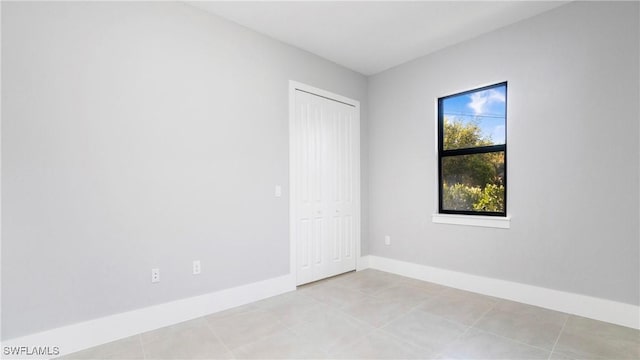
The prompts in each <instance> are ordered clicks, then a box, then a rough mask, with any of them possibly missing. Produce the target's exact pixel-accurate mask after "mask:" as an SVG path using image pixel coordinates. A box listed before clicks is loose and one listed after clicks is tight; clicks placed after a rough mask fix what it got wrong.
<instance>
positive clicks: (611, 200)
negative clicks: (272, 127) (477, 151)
mask: <svg viewBox="0 0 640 360" xmlns="http://www.w3.org/2000/svg"><path fill="white" fill-rule="evenodd" d="M638 13H639V9H638V3H637V2H626V3H611V2H605V3H596V2H578V3H571V4H569V5H566V6H563V7H560V8H558V9H556V10H553V11H551V12H548V13H545V14H542V15H540V16H538V17H535V18H532V19H529V20H527V21H524V22H521V23H518V24H514V25H512V26H509V27H507V28H503V29H501V30H498V31H496V32H493V33H490V34H487V35H485V36H481V37H478V38H476V39H473V40H471V41H468V42H465V43H462V44H459V45H457V46H454V47H451V48H448V49H445V50H443V51H440V52H437V53H434V54H432V55H430V56H427V57H423V58H420V59H418V60H416V61H413V62H410V63H407V64H404V65H401V66H399V67H396V68H393V69H391V70H388V71H385V72H383V73H381V74H378V75H376V76H373V77H371V78H370V79H369V114H370V117H369V121H370V123H369V126H370V128H369V133H370V137H369V149H370V153H369V157H370V160H369V165H370V167H369V171H370V175H369V186H370V193H369V194H370V198H369V201H370V204H369V221H370V229H369V230H370V232H369V248H370V253H371V254H373V255H379V256H385V257H389V258H393V259H399V260H404V261H408V262H413V263H418V264H424V265H429V266H435V267H440V268H445V269H452V270H456V271H461V272H467V273H472V274H477V275H483V276H489V277H493V278H498V279H506V280H512V281H517V282H521V283H526V284H532V285H537V286H543V287H548V288H552V289H558V290H564V291H569V292H575V293H579V294H586V295H592V296H596V297H600V298H605V299H611V300H616V301H620V302H625V303H630V304H636V305H637V304H640V298H639V297H640V289H639V284H640V279H639V276H640V275H639V274H640V264H639V256H640V249H639V241H640V240H639V239H640V235H639V233H638V232H639V224H638V221H639V220H638V219H639V215H640V214H639V209H638V207H639V203H638V196H639V194H638V183H639V179H638V170H639V168H638V164H639V159H638V157H639V152H640V149H639V146H638V145H639V144H638V131H639V129H638V123H639V120H638V119H639V118H640V113H639V109H638V99H639V98H640V93H639V72H638V67H639V63H640V62H639V61H640V59H639V56H638V52H639V49H638V48H639V42H640V39H639V33H640V29H639V24H638ZM505 80H506V81H508V82H509V90H508V91H509V93H508V104H507V107H508V126H507V127H508V161H509V163H508V171H509V174H508V179H509V184H508V185H509V188H508V201H509V203H508V211H509V213H510V214H511V216H512V222H511V229H508V230H501V229H491V228H477V227H468V226H459V225H444V224H434V223H432V222H431V215H432V214H433V213H434V212H436V211H437V209H436V198H435V197H436V178H435V176H434V172H435V171H436V163H437V160H436V154H435V141H436V135H435V121H436V119H435V99H436V98H438V97H440V96H444V95H449V94H451V93H455V92H458V91H461V90H465V89H472V88H474V87H477V86H479V85H486V84H490V83H495V82H499V81H505ZM385 234H389V235H391V236H392V244H391V246H385V245H384V235H385Z"/></svg>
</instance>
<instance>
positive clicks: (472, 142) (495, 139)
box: [441, 85, 507, 150]
mask: <svg viewBox="0 0 640 360" xmlns="http://www.w3.org/2000/svg"><path fill="white" fill-rule="evenodd" d="M506 91H507V87H506V86H505V85H499V86H496V87H492V88H489V89H484V90H479V91H473V92H469V93H465V94H460V95H454V96H450V97H447V98H444V99H442V102H441V106H442V109H441V111H442V116H443V121H444V149H445V150H451V149H463V148H472V147H478V146H487V145H502V144H504V143H505V136H506V129H505V120H506V110H507V106H506Z"/></svg>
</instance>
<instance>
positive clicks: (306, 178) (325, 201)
mask: <svg viewBox="0 0 640 360" xmlns="http://www.w3.org/2000/svg"><path fill="white" fill-rule="evenodd" d="M294 111H295V113H294V121H293V123H292V124H291V129H290V131H291V132H292V142H291V144H292V147H291V149H290V151H291V152H292V157H291V159H292V173H293V174H292V181H293V182H294V184H292V186H291V189H292V205H293V207H294V208H293V209H292V212H293V217H292V219H293V221H294V226H293V227H292V236H293V237H294V239H293V241H295V244H296V247H297V284H303V283H307V282H311V281H315V280H319V279H322V278H325V277H329V276H333V275H337V274H340V273H343V272H346V271H350V270H354V269H355V265H356V264H355V260H356V259H355V246H356V241H355V239H356V237H357V236H358V234H357V232H356V231H357V228H356V226H359V225H357V224H354V218H356V217H355V216H354V215H355V214H354V211H355V210H356V209H357V208H358V207H357V206H356V204H354V191H356V186H357V185H358V184H356V183H355V179H357V178H358V173H357V172H358V171H359V169H358V168H357V167H356V164H357V161H356V160H357V159H354V156H356V154H358V151H357V149H354V146H356V144H357V143H358V142H357V141H355V140H354V137H355V136H359V134H358V133H357V131H356V130H355V129H356V126H357V124H356V123H355V121H357V118H356V116H355V114H356V110H355V108H354V107H353V106H351V105H347V104H344V103H341V102H337V101H333V100H329V99H327V98H324V97H321V96H316V95H312V94H309V93H307V92H303V91H297V90H296V92H295V107H294ZM356 140H357V139H356Z"/></svg>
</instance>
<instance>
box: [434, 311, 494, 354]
mask: <svg viewBox="0 0 640 360" xmlns="http://www.w3.org/2000/svg"><path fill="white" fill-rule="evenodd" d="M498 302H499V301H496V302H494V303H493V304H492V305H491V307H490V308H489V309H487V310H486V311H485V312H483V313H482V315H480V317H479V318H478V319H476V320H475V321H474V322H473V323H471V325H469V326H468V327H467V328H466V329H465V330H464V331H463V332H462V334H460V335H458V336H457V337H456V338H455V339H453V340H452V341H451V342H450V343H449V344H453V343H455V342H456V341H458V340H460V339H461V338H462V337H463V336H465V335H466V334H467V333H468V332H469V330H471V328H473V327H474V326H475V325H476V324H477V323H478V322H479V321H480V320H482V318H484V317H485V315H487V314H488V313H489V311H491V310H493V309H494V308H495V307H496V305H497V304H498ZM445 349H446V347H445V348H443V349H442V350H440V351H439V352H438V353H437V354H435V357H436V358H438V357H440V356H441V355H442V352H443V351H444V350H445Z"/></svg>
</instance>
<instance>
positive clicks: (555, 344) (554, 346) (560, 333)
mask: <svg viewBox="0 0 640 360" xmlns="http://www.w3.org/2000/svg"><path fill="white" fill-rule="evenodd" d="M569 317H571V315H567V318H566V319H564V324H562V328H560V332H559V333H558V337H556V341H555V342H554V343H553V347H552V348H551V352H550V353H549V357H548V358H547V360H550V359H551V356H552V355H553V352H554V351H555V350H556V346H557V345H558V341H560V336H562V332H563V331H564V328H565V326H567V323H568V322H569Z"/></svg>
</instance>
